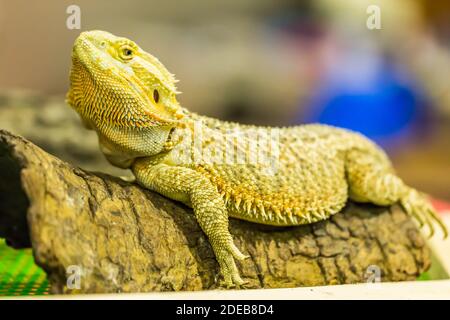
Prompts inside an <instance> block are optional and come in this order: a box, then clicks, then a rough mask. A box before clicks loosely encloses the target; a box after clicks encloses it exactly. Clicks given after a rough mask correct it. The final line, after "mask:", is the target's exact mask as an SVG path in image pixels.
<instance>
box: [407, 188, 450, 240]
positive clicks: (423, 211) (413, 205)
mask: <svg viewBox="0 0 450 320" xmlns="http://www.w3.org/2000/svg"><path fill="white" fill-rule="evenodd" d="M400 203H401V205H402V207H403V208H404V209H405V211H406V212H407V213H408V214H409V215H411V216H412V217H414V218H415V219H416V220H417V222H418V223H419V226H420V227H423V226H424V225H425V224H426V225H427V226H428V229H429V237H432V236H433V234H434V227H433V222H436V223H437V224H438V225H439V227H440V228H441V230H442V232H443V234H444V239H445V238H447V236H448V231H447V228H446V226H445V225H444V224H443V222H442V220H441V219H440V218H439V217H438V215H437V213H436V212H435V210H434V208H433V206H432V205H431V203H430V202H429V201H428V199H427V198H426V196H425V195H423V194H421V193H419V192H418V191H416V190H410V191H409V192H408V194H407V195H406V196H405V197H403V198H402V199H400Z"/></svg>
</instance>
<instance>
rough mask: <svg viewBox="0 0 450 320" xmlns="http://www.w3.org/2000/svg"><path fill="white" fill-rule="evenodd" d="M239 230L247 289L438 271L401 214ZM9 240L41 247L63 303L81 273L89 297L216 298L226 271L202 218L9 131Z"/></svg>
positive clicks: (3, 138)
mask: <svg viewBox="0 0 450 320" xmlns="http://www.w3.org/2000/svg"><path fill="white" fill-rule="evenodd" d="M230 231H231V233H232V234H233V236H234V239H235V243H236V245H237V246H238V247H239V248H240V249H241V250H242V252H243V253H246V254H249V255H250V259H247V260H245V261H243V262H241V263H238V267H239V269H240V271H241V275H242V277H243V278H244V280H247V281H248V284H247V285H246V287H247V288H279V287H296V286H314V285H325V284H340V283H355V282H363V281H366V280H367V277H370V275H371V274H372V273H371V272H373V271H374V270H375V269H376V268H379V269H380V270H381V280H382V281H401V280H413V279H415V278H416V277H417V276H418V275H419V274H420V273H422V272H423V271H425V270H426V269H428V267H429V265H430V253H429V250H428V248H427V247H426V245H425V242H424V240H423V239H422V237H421V235H420V233H419V231H418V230H417V228H416V226H415V225H414V223H413V222H412V221H411V219H410V218H409V217H408V216H407V215H406V214H405V213H404V212H403V210H402V209H401V208H400V207H398V206H393V207H376V206H372V205H361V204H355V203H349V204H348V205H347V206H346V208H345V209H344V210H343V212H341V213H339V214H336V215H335V216H333V217H332V219H330V220H328V221H324V222H320V223H316V224H314V225H309V226H302V227H291V228H275V227H267V226H263V225H258V224H253V223H248V222H245V221H238V220H234V219H231V221H230ZM0 237H4V238H6V239H7V240H8V243H9V244H10V245H12V246H15V247H24V246H29V245H32V247H33V252H34V256H35V260H36V262H37V264H38V265H40V266H41V267H42V268H43V269H44V270H45V271H46V272H47V274H48V276H49V280H50V283H51V285H52V291H53V292H55V293H56V292H67V291H70V290H69V289H67V288H66V286H65V285H66V271H67V268H68V267H69V266H72V265H75V266H78V267H79V268H81V269H80V270H82V271H83V275H82V277H81V282H80V284H81V288H80V290H79V291H81V292H144V291H167V290H202V289H212V288H215V287H217V281H216V280H217V279H216V277H217V274H218V272H219V268H218V264H217V262H216V260H215V257H214V254H213V251H212V249H211V247H210V245H209V243H208V240H207V239H206V237H205V235H204V234H203V232H202V231H201V229H200V228H199V226H198V224H197V223H196V221H195V218H194V215H193V214H192V211H191V209H189V208H186V207H185V206H183V205H182V204H179V203H176V202H174V201H172V200H169V199H166V198H164V197H162V196H160V195H158V194H156V193H153V192H150V191H148V190H144V189H142V188H141V187H139V186H137V185H135V184H132V183H128V182H124V181H122V180H120V179H118V178H115V177H112V176H109V175H105V174H101V173H92V172H87V171H84V170H82V169H79V168H76V167H73V166H71V165H70V164H67V163H65V162H63V161H62V160H59V159H58V158H56V157H54V156H52V155H49V154H48V153H46V152H45V151H43V150H42V149H40V148H39V147H37V146H35V145H34V144H32V143H31V142H29V141H27V140H25V139H24V138H21V137H19V136H15V135H13V134H11V133H9V132H7V131H2V130H0ZM370 266H372V267H370ZM373 266H375V267H373ZM368 268H369V269H368ZM374 268H375V269H374Z"/></svg>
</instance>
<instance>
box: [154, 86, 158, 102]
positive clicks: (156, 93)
mask: <svg viewBox="0 0 450 320" xmlns="http://www.w3.org/2000/svg"><path fill="white" fill-rule="evenodd" d="M153 101H155V103H158V102H159V92H158V90H157V89H155V90H153Z"/></svg>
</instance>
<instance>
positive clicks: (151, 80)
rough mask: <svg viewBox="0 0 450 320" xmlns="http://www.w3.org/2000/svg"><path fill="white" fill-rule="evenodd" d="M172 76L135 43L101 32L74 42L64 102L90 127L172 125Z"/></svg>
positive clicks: (175, 108)
mask: <svg viewBox="0 0 450 320" xmlns="http://www.w3.org/2000/svg"><path fill="white" fill-rule="evenodd" d="M175 83H176V80H175V78H174V76H173V75H172V74H171V73H169V71H167V69H166V68H165V67H164V66H163V65H162V63H160V62H159V61H158V59H157V58H155V57H153V56H152V55H150V54H149V53H147V52H145V51H144V50H142V49H141V48H140V47H139V46H138V45H137V44H136V43H134V42H133V41H131V40H129V39H126V38H122V37H117V36H114V35H112V34H110V33H108V32H104V31H87V32H83V33H81V34H80V36H79V37H78V38H77V39H76V40H75V44H74V46H73V51H72V68H71V72H70V89H69V92H68V93H67V102H68V103H69V104H70V105H71V106H72V107H73V108H74V109H75V110H76V111H77V112H78V113H79V114H80V116H81V118H82V120H83V122H84V124H85V125H86V126H87V127H89V128H98V127H99V126H105V125H106V126H110V127H116V128H123V129H141V128H149V127H157V126H162V127H165V128H167V127H176V126H178V125H180V124H181V120H180V119H181V118H182V111H181V108H180V106H179V103H178V101H177V99H176V94H177V93H178V91H177V89H176V87H175Z"/></svg>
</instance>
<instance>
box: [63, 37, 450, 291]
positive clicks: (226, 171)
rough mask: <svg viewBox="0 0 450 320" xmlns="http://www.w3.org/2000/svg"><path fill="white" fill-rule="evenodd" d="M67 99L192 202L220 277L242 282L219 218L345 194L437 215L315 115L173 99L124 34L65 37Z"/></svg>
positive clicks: (171, 85) (115, 149)
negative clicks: (283, 119) (207, 107)
mask: <svg viewBox="0 0 450 320" xmlns="http://www.w3.org/2000/svg"><path fill="white" fill-rule="evenodd" d="M70 82H71V86H70V90H69V92H68V94H67V101H68V103H69V104H70V105H71V106H72V107H73V108H74V109H75V110H76V111H77V112H78V113H79V115H80V117H81V119H82V121H83V123H84V125H85V126H86V127H87V128H89V129H93V130H95V131H96V132H97V134H98V137H99V144H100V148H101V151H102V152H103V153H104V154H105V156H106V157H107V159H108V160H109V161H110V162H111V163H112V164H113V165H116V166H119V167H121V168H130V169H131V170H132V172H133V174H134V175H135V177H136V181H137V182H138V183H139V184H141V185H142V186H144V187H146V188H148V189H150V190H153V191H156V192H158V193H160V194H162V195H164V196H167V197H169V198H171V199H174V200H177V201H181V202H183V203H185V204H186V205H188V206H190V207H192V208H193V210H194V214H195V217H196V219H197V221H198V223H199V224H200V226H201V228H202V230H203V231H204V232H205V234H206V235H207V236H208V239H209V241H210V243H211V246H212V248H213V250H214V253H215V255H216V258H217V260H218V262H219V265H220V268H221V272H222V274H223V276H224V280H225V283H226V285H228V286H229V285H233V284H235V285H240V284H242V283H243V281H242V279H241V278H240V276H239V273H238V270H237V267H236V264H235V259H238V260H241V259H244V258H245V257H246V256H245V255H244V254H242V253H241V252H240V251H239V249H238V248H237V247H236V246H235V245H234V243H233V240H232V237H231V234H230V232H229V231H228V217H229V216H231V217H235V218H238V219H243V220H248V221H252V222H256V223H262V224H268V225H275V226H295V225H301V224H309V223H314V222H317V221H320V220H325V219H328V218H329V217H330V216H331V215H333V214H335V213H337V212H339V211H340V210H341V209H342V208H343V207H344V206H345V204H346V202H347V200H348V199H349V198H350V199H352V200H354V201H359V202H370V203H374V204H377V205H391V204H394V203H397V202H398V203H400V204H401V205H402V206H403V207H404V208H405V210H406V211H407V212H408V213H409V214H410V215H411V216H413V217H414V218H416V220H417V221H418V222H419V224H420V225H423V224H427V225H428V226H429V228H430V233H433V232H434V228H433V221H434V222H437V223H438V224H439V225H440V226H441V228H442V230H443V231H444V234H445V235H447V231H446V228H445V226H444V225H443V224H442V222H441V221H440V220H439V218H438V217H437V216H436V214H435V211H434V209H433V207H432V206H431V204H430V203H429V202H428V200H427V198H426V196H425V195H423V194H421V193H420V192H418V191H416V190H415V189H413V188H411V187H408V186H407V185H405V184H404V183H403V181H402V180H401V179H400V178H399V177H397V176H396V175H395V172H394V170H393V168H392V165H391V163H390V161H389V159H388V157H387V156H386V154H385V153H384V152H383V150H382V149H380V148H379V147H378V146H377V145H376V144H374V143H373V142H371V141H370V140H368V139H367V138H365V137H363V136H362V135H360V134H358V133H355V132H351V131H349V130H344V129H339V128H335V127H331V126H325V125H317V124H311V125H303V126H296V127H287V128H270V127H256V126H251V125H242V124H238V123H233V122H225V121H220V120H217V119H213V118H209V117H205V116H201V115H198V114H195V113H192V112H189V111H188V110H187V109H185V108H182V107H181V106H180V105H179V103H178V101H177V99H176V95H177V93H178V92H177V89H176V87H175V82H176V80H175V78H174V76H173V75H172V74H170V73H169V72H168V71H167V70H166V68H165V67H164V66H163V65H162V64H161V63H160V62H159V61H158V60H157V59H156V58H155V57H153V56H151V55H150V54H148V53H147V52H145V51H144V50H142V49H141V48H140V47H139V46H137V45H136V44H135V43H134V42H133V41H131V40H128V39H126V38H122V37H116V36H114V35H112V34H110V33H107V32H104V31H89V32H83V33H82V34H81V35H80V36H79V37H78V38H77V40H76V41H75V44H74V48H73V52H72V69H71V75H70Z"/></svg>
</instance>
